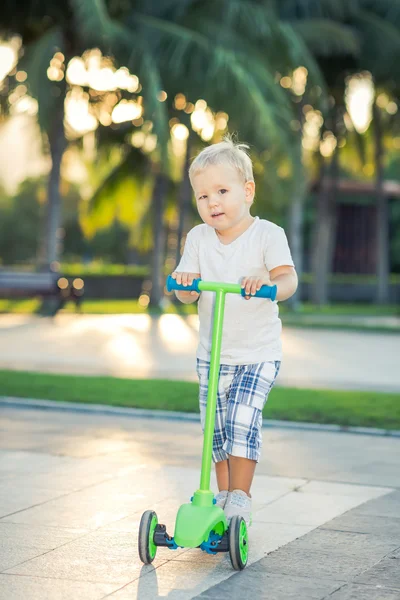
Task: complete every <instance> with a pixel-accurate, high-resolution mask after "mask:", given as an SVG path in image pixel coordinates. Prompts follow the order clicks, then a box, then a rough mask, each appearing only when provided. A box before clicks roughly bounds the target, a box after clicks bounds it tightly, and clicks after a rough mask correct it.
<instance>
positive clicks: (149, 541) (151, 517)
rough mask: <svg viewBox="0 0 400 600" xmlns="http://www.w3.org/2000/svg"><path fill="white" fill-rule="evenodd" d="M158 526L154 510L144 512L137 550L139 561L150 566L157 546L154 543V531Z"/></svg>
mask: <svg viewBox="0 0 400 600" xmlns="http://www.w3.org/2000/svg"><path fill="white" fill-rule="evenodd" d="M157 524H158V519H157V515H156V513H155V512H154V510H146V512H144V513H143V515H142V518H141V519H140V525H139V537H138V549H139V557H140V560H141V561H142V562H143V563H144V564H145V565H150V564H151V563H152V562H153V560H154V559H155V556H156V553H157V546H156V545H155V543H154V531H155V529H156V526H157Z"/></svg>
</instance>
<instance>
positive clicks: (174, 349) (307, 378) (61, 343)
mask: <svg viewBox="0 0 400 600" xmlns="http://www.w3.org/2000/svg"><path fill="white" fill-rule="evenodd" d="M197 331H198V319H197V316H195V315H193V316H190V317H187V318H183V317H180V316H178V315H162V316H161V317H150V316H149V315H57V316H56V317H55V318H50V317H47V318H41V317H38V316H32V315H12V314H11V315H0V369H16V370H28V371H38V372H54V373H57V372H62V373H73V374H75V373H76V374H79V373H82V374H91V375H94V374H101V375H112V376H116V377H134V378H139V377H145V378H147V377H157V378H160V377H161V378H172V379H196V372H195V352H196V346H197ZM283 347H284V360H283V363H282V368H281V371H280V374H279V378H278V385H285V386H295V387H308V388H309V387H318V388H333V389H335V388H336V389H365V390H369V389H370V390H376V391H400V369H399V368H398V356H399V353H400V334H378V333H371V332H368V333H367V332H365V333H359V332H354V331H327V330H317V329H290V328H289V327H285V328H284V331H283Z"/></svg>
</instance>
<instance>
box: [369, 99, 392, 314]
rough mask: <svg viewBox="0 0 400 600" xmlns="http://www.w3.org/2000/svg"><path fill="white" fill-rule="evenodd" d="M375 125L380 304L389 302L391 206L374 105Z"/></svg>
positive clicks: (376, 112)
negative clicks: (386, 189) (385, 187)
mask: <svg viewBox="0 0 400 600" xmlns="http://www.w3.org/2000/svg"><path fill="white" fill-rule="evenodd" d="M373 125H374V134H375V168H376V179H375V189H376V217H377V218H376V227H377V237H376V275H377V279H378V285H377V295H376V301H377V303H378V304H387V303H388V302H389V269H390V267H389V207H388V199H387V196H386V194H385V190H384V187H383V184H384V173H383V144H382V137H383V132H382V122H381V115H380V112H379V108H378V106H377V105H376V103H374V105H373Z"/></svg>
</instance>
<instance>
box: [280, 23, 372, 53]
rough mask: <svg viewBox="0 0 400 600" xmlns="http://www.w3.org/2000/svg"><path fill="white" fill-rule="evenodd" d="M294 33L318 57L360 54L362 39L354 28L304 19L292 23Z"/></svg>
mask: <svg viewBox="0 0 400 600" xmlns="http://www.w3.org/2000/svg"><path fill="white" fill-rule="evenodd" d="M290 24H291V26H292V29H293V31H294V32H295V33H296V34H297V35H298V36H300V37H301V39H302V40H304V42H305V44H307V47H308V48H309V50H310V52H312V53H313V54H315V55H316V56H332V55H344V54H349V55H351V56H358V55H359V54H360V47H361V41H360V37H359V35H358V34H357V31H355V30H354V29H353V28H351V27H349V26H347V25H343V24H342V23H335V21H330V20H328V19H302V20H298V21H291V22H290Z"/></svg>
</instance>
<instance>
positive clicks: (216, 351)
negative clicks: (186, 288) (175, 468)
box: [199, 283, 240, 491]
mask: <svg viewBox="0 0 400 600" xmlns="http://www.w3.org/2000/svg"><path fill="white" fill-rule="evenodd" d="M199 287H200V289H201V288H202V284H201V283H200V285H199ZM238 287H240V286H238ZM224 309H225V291H224V290H223V289H218V290H216V298H215V308H214V324H213V334H212V347H211V360H210V375H209V380H208V395H207V410H206V421H205V427H204V439H203V458H202V462H201V476H200V489H201V490H204V491H206V490H209V489H210V477H211V463H212V447H213V437H214V428H215V412H216V407H217V393H218V380H219V367H220V362H221V358H220V356H221V342H222V327H223V323H224Z"/></svg>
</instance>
